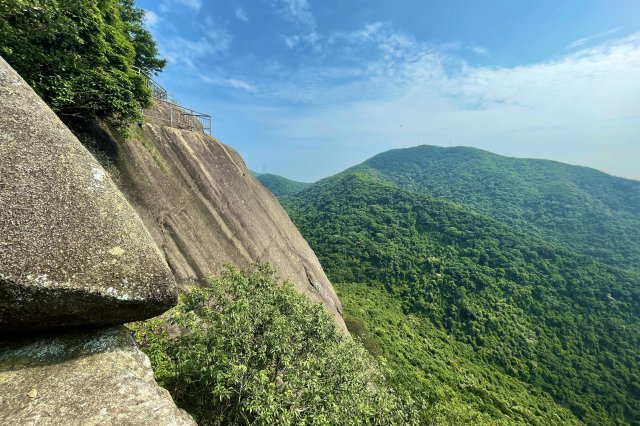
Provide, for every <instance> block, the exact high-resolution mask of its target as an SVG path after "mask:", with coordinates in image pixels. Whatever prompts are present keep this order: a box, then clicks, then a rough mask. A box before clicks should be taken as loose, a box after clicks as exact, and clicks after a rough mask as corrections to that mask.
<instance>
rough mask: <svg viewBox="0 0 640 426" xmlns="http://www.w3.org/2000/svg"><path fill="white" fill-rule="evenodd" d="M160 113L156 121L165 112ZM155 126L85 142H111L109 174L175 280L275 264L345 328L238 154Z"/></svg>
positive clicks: (101, 133)
mask: <svg viewBox="0 0 640 426" xmlns="http://www.w3.org/2000/svg"><path fill="white" fill-rule="evenodd" d="M157 102H158V105H160V106H161V104H160V102H161V101H157ZM155 108H156V111H155V116H158V115H160V114H162V108H160V107H159V106H156V107H155ZM156 123H157V122H153V123H145V124H143V125H142V126H141V127H137V128H134V129H133V131H132V135H131V136H130V137H129V138H128V139H126V140H123V139H122V138H118V137H117V136H115V135H114V134H112V133H111V132H109V130H108V129H106V128H101V129H93V130H92V131H91V132H87V131H86V130H85V131H84V134H81V135H80V138H81V139H82V140H83V141H84V142H85V144H87V145H89V146H91V145H92V144H93V145H96V144H99V145H102V146H104V145H105V144H109V143H110V144H112V149H113V150H114V151H115V154H112V159H111V162H112V165H111V166H106V168H107V170H109V171H110V173H111V174H112V175H113V177H114V180H115V181H116V182H117V184H118V185H119V187H120V189H121V190H122V192H124V193H125V194H127V196H128V198H129V201H130V203H131V204H132V205H133V206H134V208H135V209H136V210H137V212H138V214H139V215H140V217H141V218H142V220H143V221H144V223H145V224H146V226H147V229H148V230H149V231H150V233H151V235H152V236H153V238H154V239H155V241H156V243H157V245H158V246H159V247H160V248H161V249H162V250H163V252H164V254H165V256H166V259H167V262H168V264H169V266H170V268H171V269H172V270H173V272H174V275H175V277H176V279H177V280H178V281H179V282H182V283H188V282H190V281H193V280H197V279H199V278H201V277H202V276H204V275H207V274H210V273H217V272H219V271H220V270H221V268H222V267H223V266H224V265H225V264H232V265H235V266H237V267H239V268H241V269H244V268H246V267H248V266H249V265H251V264H252V263H256V262H261V263H270V264H271V265H272V266H273V267H274V268H275V270H276V271H277V273H278V274H279V275H280V276H281V277H282V278H284V279H286V280H288V281H290V282H291V283H292V284H294V285H295V286H296V288H297V289H298V290H299V291H301V292H302V293H303V294H305V295H306V296H307V297H309V298H310V299H311V300H312V301H316V302H320V303H322V304H323V306H324V307H325V309H326V310H327V311H328V312H329V313H330V314H331V315H333V316H334V318H335V320H336V322H337V324H338V326H339V327H340V328H342V329H343V330H346V328H345V326H344V322H343V320H342V317H341V312H342V306H341V303H340V300H339V299H338V297H337V296H336V293H335V291H334V289H333V287H332V285H331V283H330V282H329V280H328V278H327V276H326V275H325V273H324V271H323V269H322V267H321V266H320V263H319V261H318V259H317V257H316V255H315V253H314V252H313V250H312V249H311V248H310V247H309V245H308V244H307V242H306V241H305V240H304V238H303V237H302V235H300V233H299V231H298V229H297V228H296V227H295V225H294V224H293V223H292V222H291V220H290V219H289V216H288V215H287V213H286V212H285V211H284V209H282V207H281V206H280V204H279V202H278V201H277V199H276V198H275V197H274V196H273V195H272V194H271V193H270V192H269V191H268V190H267V189H265V188H264V187H263V186H262V185H261V184H260V182H258V181H257V180H256V179H255V178H254V177H253V176H252V174H251V173H250V172H249V170H248V169H247V167H246V165H245V164H244V161H243V160H242V158H241V157H240V155H239V154H238V153H237V152H236V151H235V150H233V149H232V148H230V147H229V146H227V145H224V144H223V143H221V142H220V141H218V140H217V139H215V138H213V137H211V136H208V135H205V134H203V133H202V132H199V131H190V130H183V129H177V128H173V127H169V126H165V125H161V124H156ZM96 140H99V141H98V142H96Z"/></svg>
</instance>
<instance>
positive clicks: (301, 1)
mask: <svg viewBox="0 0 640 426" xmlns="http://www.w3.org/2000/svg"><path fill="white" fill-rule="evenodd" d="M267 1H268V2H269V3H270V4H271V5H272V6H274V7H276V8H277V10H278V12H279V13H280V15H281V16H282V17H283V18H284V19H286V20H287V21H289V22H291V23H294V24H296V25H298V26H300V27H302V28H315V26H316V22H315V18H314V17H313V14H312V13H311V8H310V6H309V2H308V1H307V0H267Z"/></svg>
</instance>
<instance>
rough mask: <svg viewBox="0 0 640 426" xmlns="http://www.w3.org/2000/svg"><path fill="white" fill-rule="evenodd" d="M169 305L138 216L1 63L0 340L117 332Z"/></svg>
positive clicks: (171, 299) (166, 279) (159, 261)
mask: <svg viewBox="0 0 640 426" xmlns="http://www.w3.org/2000/svg"><path fill="white" fill-rule="evenodd" d="M175 302H176V293H175V282H174V279H173V276H172V274H171V271H170V270H169V268H168V267H167V265H166V263H165V261H164V259H163V255H162V253H161V252H160V251H159V249H158V248H157V246H156V245H155V244H154V242H153V239H152V238H151V236H150V235H149V233H148V231H147V230H146V228H145V226H144V224H143V222H142V221H141V220H140V218H139V217H138V215H137V214H136V212H135V210H134V209H133V208H132V207H131V206H130V205H129V204H128V202H127V200H126V199H125V198H124V196H123V195H122V194H121V193H120V191H119V190H118V188H117V187H116V186H115V184H114V183H113V182H112V180H111V179H110V177H109V175H108V174H107V173H106V172H105V170H104V169H103V168H102V167H101V166H100V165H99V164H98V163H97V161H96V160H95V159H94V158H93V157H92V156H91V154H90V153H89V152H88V151H87V150H86V149H85V148H84V147H83V146H82V145H81V144H80V142H79V141H78V140H77V139H76V138H75V136H73V134H72V133H71V132H70V131H69V130H68V129H67V128H66V127H65V126H64V125H63V124H62V122H61V121H60V120H59V119H58V118H57V116H56V115H55V114H54V113H53V112H52V111H51V110H50V109H49V108H48V107H47V106H46V104H45V103H44V102H43V101H42V100H41V99H40V98H39V97H38V96H37V95H36V93H35V92H33V90H32V89H31V88H30V87H29V86H28V85H27V84H26V83H25V82H24V81H23V80H22V78H20V76H19V75H18V74H17V73H16V72H15V71H14V70H13V69H11V68H10V67H9V65H7V63H6V62H5V61H4V60H3V59H2V58H0V332H6V331H22V330H27V329H30V330H35V329H49V328H60V327H66V326H75V325H107V324H121V323H124V322H128V321H134V320H141V319H145V318H149V317H153V316H156V315H158V314H160V313H162V312H163V311H165V310H166V309H168V308H170V307H171V306H173V305H174V304H175Z"/></svg>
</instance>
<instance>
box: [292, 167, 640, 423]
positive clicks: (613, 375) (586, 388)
mask: <svg viewBox="0 0 640 426" xmlns="http://www.w3.org/2000/svg"><path fill="white" fill-rule="evenodd" d="M383 178H384V176H382V177H381V176H380V175H379V174H372V173H370V172H369V171H366V170H365V171H364V172H362V171H355V170H351V171H348V172H345V173H342V174H340V175H338V176H335V177H333V178H329V179H325V180H323V181H320V182H319V183H317V184H315V185H313V186H312V187H310V188H309V189H307V190H305V191H303V192H301V193H300V194H298V195H297V196H295V197H289V198H286V200H285V206H286V207H287V209H288V211H289V212H290V215H291V217H292V219H293V220H294V222H295V223H296V224H297V225H298V227H299V228H300V230H301V232H302V234H303V235H304V236H305V237H306V238H307V240H308V241H309V243H310V244H311V246H312V247H313V248H314V250H316V252H317V253H318V256H319V257H320V259H321V262H322V264H323V266H324V267H325V269H326V271H327V274H328V275H329V277H330V278H331V280H332V281H333V282H334V283H335V284H336V287H337V288H338V290H339V292H340V293H341V296H342V297H343V298H344V300H347V301H348V302H345V303H346V305H345V312H346V315H347V323H348V324H349V325H350V327H351V331H352V332H353V331H354V329H353V323H354V321H355V323H358V322H363V323H364V325H365V328H368V329H370V330H375V332H374V335H373V337H374V338H376V339H379V340H380V341H381V346H382V348H381V350H382V353H383V354H384V356H385V357H387V358H388V359H389V362H390V363H391V364H392V365H393V367H394V368H395V369H396V371H397V372H398V374H401V375H404V378H403V379H402V380H401V386H416V384H417V383H422V384H423V385H422V387H420V386H418V389H417V390H416V392H418V391H419V390H420V389H422V391H423V392H425V397H426V399H427V400H433V399H434V398H435V400H436V401H441V399H442V393H443V392H444V393H445V394H452V395H455V396H456V397H457V398H460V399H461V403H460V404H459V405H457V406H455V407H453V408H451V407H449V408H443V410H445V411H444V412H443V411H438V412H436V413H435V414H436V415H444V414H443V413H445V412H447V410H449V411H448V412H449V413H450V414H451V413H452V412H454V413H457V414H458V415H463V414H464V413H468V414H471V413H473V412H475V413H476V414H477V416H478V419H482V415H483V414H482V413H485V414H486V413H490V415H491V420H490V422H506V423H513V422H516V423H517V422H525V423H527V424H550V423H555V424H566V423H567V422H568V421H569V420H568V418H566V417H562V416H564V414H562V412H563V408H562V407H559V406H554V404H551V405H549V401H550V399H549V398H553V400H555V401H556V402H557V403H558V404H560V405H561V406H563V407H564V408H568V409H570V410H571V411H572V412H573V414H574V415H575V416H576V417H577V418H578V419H580V420H582V421H583V422H585V423H588V424H615V423H616V422H621V423H629V422H634V421H638V418H637V414H638V413H639V412H640V406H639V405H638V399H637V394H638V390H640V387H638V386H639V385H638V383H639V382H638V376H637V371H640V364H639V360H638V357H637V353H638V352H637V351H638V348H639V347H640V341H639V340H638V336H640V311H639V308H638V306H640V304H639V301H640V297H639V296H640V293H639V291H640V275H639V274H638V273H637V271H634V270H633V269H629V268H622V267H620V266H619V265H618V266H615V265H607V264H605V263H603V262H602V261H600V260H598V259H595V258H593V257H590V256H585V255H584V254H581V253H579V252H576V251H572V250H570V249H568V248H567V247H566V246H565V245H564V244H560V243H557V242H555V241H553V240H549V239H545V238H542V237H540V236H537V235H535V234H531V233H528V232H526V231H524V230H522V229H520V228H519V227H517V226H510V225H509V224H507V223H504V222H501V221H499V220H496V219H494V218H491V217H489V216H488V215H485V214H480V213H478V212H476V211H473V210H470V209H468V208H465V207H463V206H461V205H460V204H455V203H452V202H450V201H447V200H442V199H436V198H433V197H430V196H427V195H425V194H422V193H419V192H412V191H407V190H403V189H400V188H398V187H397V186H395V185H393V184H390V183H388V182H387V181H385V180H384V179H383ZM364 288H368V289H370V290H363V289H364ZM361 289H362V290H361ZM379 289H384V290H385V291H386V293H387V294H389V295H390V296H391V297H392V299H393V300H394V301H395V302H394V303H396V304H397V306H398V308H397V309H396V308H393V309H391V308H390V309H386V308H384V307H383V305H377V302H376V301H375V300H373V299H375V298H372V297H371V294H372V293H373V292H374V291H377V290H379ZM364 306H370V308H369V309H368V310H365V309H364V308H363V307H364ZM400 308H401V310H400ZM394 309H395V310H394ZM398 312H400V313H398ZM349 316H352V317H355V320H354V319H353V318H352V319H350V318H349ZM412 318H414V319H412ZM416 318H417V319H416ZM415 321H418V324H421V325H420V326H416V327H417V328H416V327H413V328H412V331H411V332H409V331H403V330H402V324H403V323H407V324H408V323H413V322H415ZM356 334H358V333H356ZM434 341H438V342H441V343H439V345H441V347H440V349H439V352H438V353H437V354H434V353H433V351H432V350H429V351H427V350H420V349H419V348H423V349H428V348H429V347H433V344H428V343H425V342H434ZM442 342H444V343H442ZM442 352H444V353H447V358H448V360H449V362H448V363H445V364H443V365H440V367H438V368H436V367H435V365H433V364H432V363H433V362H436V361H437V360H438V359H439V358H440V357H442V356H443V353H442ZM438 362H439V361H438ZM461 365H466V367H465V369H467V370H468V371H471V372H470V373H465V374H467V376H465V377H467V379H471V380H472V382H473V383H475V384H474V385H473V386H462V387H460V385H459V381H460V380H462V378H461V376H460V374H463V373H462V372H461V371H460V370H459V369H460V366H461ZM467 379H465V380H467ZM514 379H515V380H516V382H515V383H514V382H512V380H514ZM456 383H458V384H456ZM478 389H480V390H482V392H483V394H482V395H483V396H480V398H479V399H478V398H477V397H478V396H479V395H478V392H480V390H478ZM505 389H513V392H511V391H509V392H505ZM515 389H520V390H519V391H516V390H515ZM521 392H524V393H523V395H526V396H523V397H521V398H518V403H517V404H516V403H515V402H513V401H510V398H511V397H512V396H513V395H514V394H518V393H521ZM434 394H435V395H436V396H435V397H434V396H433V395H434ZM438 395H440V396H439V397H438ZM437 403H438V402H437ZM543 406H546V407H547V408H545V409H543V410H542V411H539V409H540V407H543ZM450 410H454V411H450ZM469 410H471V411H469ZM548 410H552V411H553V412H555V413H557V414H558V415H559V416H560V418H564V419H565V420H562V421H560V420H558V418H556V417H554V416H552V417H553V418H556V421H553V422H550V421H549V419H548V418H547V417H546V415H545V414H544V413H548V412H549V411H548ZM454 418H455V416H454ZM575 420H576V419H575V418H574V421H575Z"/></svg>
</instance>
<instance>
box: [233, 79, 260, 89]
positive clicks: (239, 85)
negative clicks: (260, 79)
mask: <svg viewBox="0 0 640 426" xmlns="http://www.w3.org/2000/svg"><path fill="white" fill-rule="evenodd" d="M227 83H228V84H229V86H231V87H233V88H234V89H242V90H245V91H247V92H250V93H255V92H256V91H257V89H256V87H255V86H253V85H252V84H250V83H247V82H246V81H244V80H238V79H235V78H230V79H228V80H227Z"/></svg>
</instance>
